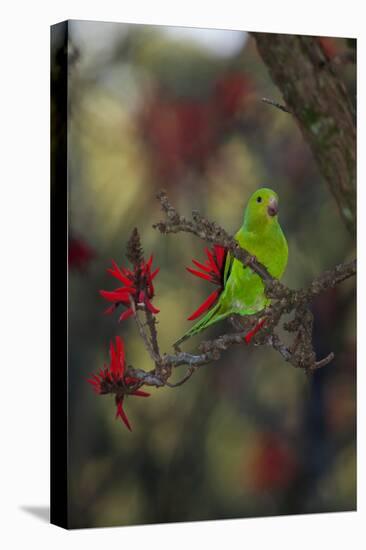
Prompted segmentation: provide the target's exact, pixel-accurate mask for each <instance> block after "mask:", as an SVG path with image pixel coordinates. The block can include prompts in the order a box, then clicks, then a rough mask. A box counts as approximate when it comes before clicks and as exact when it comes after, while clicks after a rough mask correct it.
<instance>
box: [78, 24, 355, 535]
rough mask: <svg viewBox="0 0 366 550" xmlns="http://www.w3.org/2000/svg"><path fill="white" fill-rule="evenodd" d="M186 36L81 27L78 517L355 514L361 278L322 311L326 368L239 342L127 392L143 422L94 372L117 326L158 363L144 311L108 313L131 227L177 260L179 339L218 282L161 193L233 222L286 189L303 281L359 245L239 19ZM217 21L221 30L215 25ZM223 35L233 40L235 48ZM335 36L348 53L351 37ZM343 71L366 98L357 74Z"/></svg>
mask: <svg viewBox="0 0 366 550" xmlns="http://www.w3.org/2000/svg"><path fill="white" fill-rule="evenodd" d="M169 30H170V33H167V32H166V29H162V28H159V27H145V26H133V25H124V24H112V23H88V22H76V21H75V22H71V23H70V44H69V52H70V57H69V58H70V67H69V69H70V75H69V76H70V78H69V113H70V114H69V130H68V131H69V190H70V197H69V213H70V234H71V235H72V243H71V244H72V254H70V258H69V261H70V277H69V387H70V399H69V427H70V432H69V437H70V440H69V441H70V444H69V467H70V492H69V498H70V522H71V525H72V526H73V527H93V526H94V527H99V526H112V525H126V524H139V523H150V522H167V521H189V520H190V521H192V520H204V519H219V518H235V517H248V516H265V515H272V514H293V513H304V512H320V511H338V510H351V509H355V506H356V479H355V476H356V473H355V470H356V437H355V425H356V405H355V398H356V371H355V363H356V358H355V334H356V332H355V290H354V281H349V282H347V283H345V284H343V285H342V286H340V287H339V288H337V289H335V290H334V291H331V292H329V293H327V294H325V295H322V296H320V297H319V299H318V300H317V301H316V303H315V304H314V313H315V328H314V338H315V342H316V349H317V352H318V355H319V356H323V355H325V354H327V353H329V352H330V351H334V352H335V353H336V359H335V361H334V362H333V363H332V364H331V365H329V366H328V367H326V368H325V369H324V370H322V371H319V372H317V373H316V374H315V375H314V376H313V378H312V379H307V378H306V377H305V376H304V374H303V373H302V372H300V371H297V370H295V369H293V368H292V367H290V366H288V365H287V364H286V363H284V362H283V360H282V359H281V358H280V357H279V356H278V355H277V354H276V353H275V352H274V351H273V350H272V349H263V348H259V349H254V348H252V347H248V348H245V347H242V348H240V349H235V350H234V349H232V350H230V351H228V352H226V354H225V355H224V356H223V358H222V359H221V360H220V361H219V362H217V363H215V364H212V365H208V366H206V367H203V368H202V369H200V371H199V372H197V373H196V374H195V376H194V377H193V378H192V379H191V380H190V381H189V382H188V383H187V384H185V385H183V386H181V387H179V388H176V389H171V390H169V389H168V388H166V389H163V390H158V389H155V390H154V389H153V390H152V392H151V393H152V396H151V397H150V398H149V399H147V400H144V401H143V402H141V401H140V400H135V401H136V402H134V400H132V399H131V400H128V399H127V401H126V411H127V413H128V416H129V418H130V420H131V423H132V427H133V432H132V433H128V432H127V430H125V428H124V426H123V425H122V424H121V423H120V422H119V421H115V419H114V413H115V409H114V404H113V400H112V398H109V396H102V397H96V396H95V395H94V394H93V392H92V391H91V388H90V386H89V385H88V384H87V383H86V378H87V377H88V375H89V373H91V372H94V371H96V370H98V369H99V368H100V367H102V366H103V363H104V362H107V361H108V343H109V341H110V340H111V339H112V338H114V336H115V335H116V334H120V335H121V336H122V337H123V338H124V339H125V343H126V357H127V362H128V364H133V365H134V366H136V367H139V368H144V369H149V368H151V363H150V359H149V357H148V355H147V353H146V351H145V348H144V346H143V345H142V343H141V340H140V338H139V336H138V334H137V332H136V328H135V326H134V324H133V321H132V320H129V321H127V322H126V323H124V324H121V325H118V324H117V322H116V317H115V316H108V317H106V316H103V314H102V312H103V309H104V307H105V303H103V300H102V299H101V297H100V296H99V293H98V290H99V289H101V288H106V289H108V288H112V286H113V285H112V284H111V286H109V283H112V281H111V279H110V278H109V277H108V275H107V274H106V268H107V267H109V264H110V260H111V258H114V259H115V260H116V261H118V262H119V263H123V264H124V265H125V263H126V259H125V256H124V254H125V245H126V241H127V239H128V237H129V235H130V232H131V230H132V229H133V227H134V226H138V228H139V230H140V232H141V235H142V241H143V244H144V248H145V252H146V255H149V254H150V253H151V252H153V254H154V258H155V259H154V262H155V263H156V264H157V265H159V266H160V267H161V272H160V274H159V276H158V277H157V279H156V298H155V300H154V303H155V305H156V306H157V307H159V308H160V309H161V313H160V314H159V315H158V319H159V325H158V329H159V337H160V342H161V348H162V350H163V351H168V350H170V346H171V343H172V342H173V341H175V340H176V339H177V337H179V336H180V335H181V334H182V333H183V332H185V331H186V330H187V327H188V326H189V324H188V322H187V321H186V318H187V316H188V315H189V314H190V313H191V312H192V311H193V310H194V309H195V308H196V307H197V305H198V304H199V303H200V302H201V301H202V299H203V298H204V297H205V296H206V295H207V294H208V289H207V285H205V283H204V282H202V283H199V282H197V281H196V280H194V279H193V278H192V277H191V276H190V275H189V274H188V273H187V272H186V271H185V269H184V267H185V266H186V265H189V264H190V262H191V258H200V257H201V258H203V255H204V254H203V248H204V244H203V243H202V242H199V241H198V239H195V238H194V237H191V236H189V235H174V236H167V237H162V236H161V235H159V234H158V232H157V231H155V230H153V229H152V224H153V223H154V222H156V221H158V220H159V219H160V217H161V215H160V212H159V206H158V203H157V201H156V200H155V194H156V192H157V191H158V190H159V189H160V188H162V187H165V188H166V189H167V190H168V193H169V196H170V198H171V200H172V201H173V202H174V203H175V204H176V205H177V206H178V208H179V209H180V211H182V212H186V213H189V212H190V211H191V210H192V209H197V210H200V212H202V213H203V214H205V215H207V216H208V217H209V218H211V219H214V220H216V221H217V222H218V223H220V224H221V225H223V226H224V227H225V228H226V229H227V230H228V231H231V232H234V231H235V230H236V229H237V228H238V227H239V226H240V224H241V221H242V216H243V211H244V206H245V203H246V199H247V197H248V196H249V195H250V194H251V193H252V192H253V191H254V190H255V189H256V188H257V187H259V186H263V185H266V186H270V187H272V188H274V189H275V190H276V191H277V192H278V193H279V196H280V219H281V224H282V227H283V228H284V231H285V233H286V235H287V238H288V241H289V251H290V252H289V264H288V269H287V272H286V274H285V277H284V281H285V282H286V284H288V285H289V286H292V287H298V288H299V287H301V286H303V285H306V283H307V282H309V281H310V280H311V278H312V277H313V276H315V275H317V274H319V273H320V272H321V271H322V270H324V269H327V268H330V267H332V266H333V265H335V264H336V263H338V262H341V261H344V260H346V259H350V258H352V257H353V256H354V254H355V250H354V248H353V246H354V245H353V244H352V242H351V241H350V238H349V236H348V234H347V232H346V229H345V227H344V226H343V225H342V222H341V220H340V217H339V215H338V212H337V208H336V205H335V202H334V200H333V198H332V197H331V195H330V194H329V192H328V190H327V188H326V186H325V184H324V182H323V181H322V180H321V179H320V177H319V175H318V172H317V167H316V165H315V163H314V160H313V158H312V157H311V155H310V152H309V150H308V148H307V146H306V144H305V143H304V141H303V139H302V137H301V135H300V133H299V131H298V129H297V127H296V125H295V123H294V121H293V119H292V118H291V116H290V115H288V114H286V113H283V112H281V111H279V110H277V109H275V108H273V107H271V106H269V105H266V104H264V103H262V102H261V101H260V99H261V97H264V96H265V97H270V98H273V99H275V100H279V101H280V100H281V99H280V97H279V94H278V91H277V89H276V88H275V87H274V86H273V84H272V83H271V80H270V78H269V76H268V74H267V71H266V68H265V67H264V65H263V63H262V62H261V60H260V58H259V56H258V54H257V52H256V49H255V44H254V43H253V41H252V40H251V39H249V38H248V36H247V35H246V34H245V33H237V34H236V35H235V36H233V35H232V33H231V31H225V32H226V35H225V33H224V35H223V34H222V33H221V34H220V40H222V48H221V49H220V48H217V47H216V48H210V47H209V45H208V44H207V43H205V42H204V41H202V43H200V41H199V35H200V32H201V33H205V34H204V36H205V37H206V35H207V32H208V31H199V30H197V31H196V34H195V39H194V40H193V39H192V40H189V36H188V37H185V38H182V37H181V35H180V34H179V33H177V36H175V35H174V29H169ZM210 33H211V34H212V41H211V42H214V41H215V36H216V35H215V34H214V33H217V31H210ZM210 36H211V35H210ZM225 36H226V37H227V42H230V40H232V41H233V42H234V43H235V44H236V46H235V48H231V50H227V49H225V44H226V42H225V40H226V38H225ZM197 37H198V40H197ZM234 39H235V40H234ZM326 40H327V41H328V42H327V44H328V46H327V47H329V48H330V46H331V47H332V48H334V49H335V51H337V52H338V51H340V52H342V51H344V50H345V49H347V47H348V43H347V42H346V41H345V40H342V39H329V38H328V39H326ZM329 41H330V42H329ZM343 76H344V78H346V79H347V85H348V87H349V89H350V90H351V91H352V90H354V86H355V71H354V70H351V69H349V68H347V71H345V72H344V75H343ZM226 329H227V325H226V324H225V323H223V324H222V325H221V326H217V327H215V328H213V329H212V330H211V331H210V335H211V336H214V335H218V334H220V333H222V332H223V331H225V330H226ZM197 341H198V340H197V338H196V339H195V340H192V341H190V342H189V343H188V344H187V348H188V349H194V346H195V344H196V343H197ZM178 375H179V373H177V376H178Z"/></svg>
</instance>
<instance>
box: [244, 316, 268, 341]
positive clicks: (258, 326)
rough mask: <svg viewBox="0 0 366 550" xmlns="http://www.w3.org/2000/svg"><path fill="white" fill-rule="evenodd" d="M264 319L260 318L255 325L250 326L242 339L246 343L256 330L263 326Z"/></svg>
mask: <svg viewBox="0 0 366 550" xmlns="http://www.w3.org/2000/svg"><path fill="white" fill-rule="evenodd" d="M265 322H266V321H265V319H261V320H260V321H258V323H257V324H256V325H255V327H254V328H252V330H251V331H249V332H248V334H246V335H245V336H244V340H245V342H246V343H247V344H249V343H250V341H251V339H252V338H253V337H254V336H255V335H256V334H257V332H259V331H260V329H261V328H262V327H263V325H264V323H265Z"/></svg>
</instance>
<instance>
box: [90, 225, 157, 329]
mask: <svg viewBox="0 0 366 550" xmlns="http://www.w3.org/2000/svg"><path fill="white" fill-rule="evenodd" d="M127 258H128V259H129V261H130V262H131V263H132V265H133V269H127V268H125V267H119V266H118V265H117V264H116V262H115V261H114V260H112V268H109V269H108V270H107V271H108V273H109V274H110V275H112V277H115V278H116V279H117V280H118V281H119V282H120V283H122V286H120V287H118V288H116V289H115V290H112V291H108V290H100V291H99V292H100V294H101V296H103V298H105V299H106V300H107V301H108V302H112V304H113V305H112V306H110V307H109V308H107V309H106V311H105V313H107V314H109V313H113V312H114V310H115V309H117V308H118V307H119V306H120V305H122V306H124V307H125V310H124V311H123V312H122V313H121V315H120V316H119V321H124V320H126V319H128V318H129V317H131V316H132V315H133V313H134V308H136V309H139V308H142V307H143V308H146V309H147V310H148V311H150V312H151V313H153V314H156V313H159V311H160V310H159V309H157V308H156V307H155V306H154V305H153V304H152V303H151V300H152V298H153V297H154V294H155V289H154V285H153V280H154V279H155V277H156V275H157V274H158V273H159V268H157V269H155V270H154V271H152V261H153V257H152V256H150V259H149V260H148V261H147V262H146V261H145V260H144V258H143V252H142V248H141V243H140V236H139V234H138V231H137V229H134V231H133V232H132V235H131V238H130V240H129V242H128V245H127ZM131 298H132V300H133V302H134V307H132V305H131Z"/></svg>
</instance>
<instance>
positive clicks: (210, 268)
mask: <svg viewBox="0 0 366 550" xmlns="http://www.w3.org/2000/svg"><path fill="white" fill-rule="evenodd" d="M205 252H206V254H207V258H208V259H207V260H206V262H205V263H204V264H201V263H200V262H197V260H192V262H193V263H194V265H195V266H196V267H198V268H199V269H200V270H201V271H198V270H197V269H192V268H191V267H187V268H186V269H187V271H189V272H190V273H192V275H195V276H196V277H200V278H201V279H205V280H206V281H209V282H210V283H212V284H214V285H217V286H218V287H219V289H218V290H215V291H214V292H212V293H211V294H210V295H209V296H208V298H206V300H205V301H204V302H203V304H201V305H200V307H199V308H198V309H197V310H196V311H195V312H194V313H192V315H191V316H190V317H188V321H193V320H194V319H197V317H199V316H200V315H202V313H204V312H205V311H207V310H208V309H209V308H210V307H211V306H212V305H213V304H214V303H215V302H216V300H217V298H218V297H219V296H220V294H221V292H222V290H223V288H224V271H225V260H226V256H227V250H226V248H224V247H222V246H219V245H217V244H215V245H214V247H213V250H209V249H208V248H206V249H205Z"/></svg>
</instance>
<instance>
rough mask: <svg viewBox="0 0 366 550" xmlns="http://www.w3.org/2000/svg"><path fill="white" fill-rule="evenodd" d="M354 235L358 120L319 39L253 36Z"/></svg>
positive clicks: (290, 36)
mask: <svg viewBox="0 0 366 550" xmlns="http://www.w3.org/2000/svg"><path fill="white" fill-rule="evenodd" d="M252 35H253V36H254V38H255V40H256V43H257V48H258V51H259V53H260V55H261V56H262V58H263V60H264V62H265V63H266V65H267V67H268V69H269V72H270V75H271V78H272V80H273V81H274V82H275V84H276V85H277V86H278V88H279V89H280V91H281V92H282V95H283V98H284V100H285V102H286V105H287V107H288V108H289V110H290V111H291V112H292V113H293V115H294V117H295V119H296V120H297V123H298V125H299V127H300V130H301V132H302V134H303V136H304V138H305V140H306V141H307V142H308V144H309V145H310V148H311V150H312V152H313V155H314V157H315V159H316V161H317V164H318V166H319V170H320V172H321V174H322V175H323V177H324V179H325V180H326V181H327V183H328V186H329V189H330V191H331V192H332V194H333V196H334V197H335V199H336V201H337V204H338V206H339V210H340V214H341V216H342V218H343V220H344V222H345V224H346V225H347V227H348V229H349V230H350V232H351V233H352V234H353V235H354V234H355V228H356V118H355V113H354V110H353V107H352V104H351V101H350V98H349V97H348V93H347V90H346V88H345V85H344V83H343V82H342V80H341V78H340V77H339V76H338V74H337V73H336V71H335V69H334V67H333V66H332V63H330V62H329V60H328V58H327V57H326V55H325V53H324V52H323V50H322V48H321V45H320V43H319V41H318V40H317V38H316V37H312V36H294V35H285V34H267V33H257V32H254V33H252Z"/></svg>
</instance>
